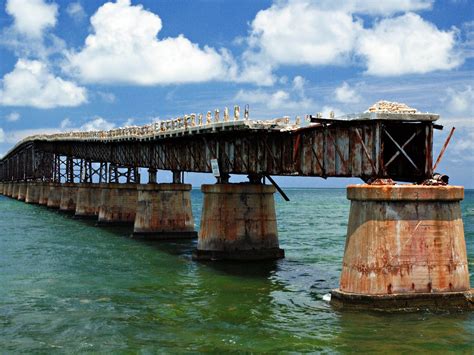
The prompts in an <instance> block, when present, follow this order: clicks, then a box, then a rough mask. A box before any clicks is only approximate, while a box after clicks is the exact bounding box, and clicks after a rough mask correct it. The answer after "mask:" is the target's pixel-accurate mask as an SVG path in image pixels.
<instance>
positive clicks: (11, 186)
mask: <svg viewBox="0 0 474 355" xmlns="http://www.w3.org/2000/svg"><path fill="white" fill-rule="evenodd" d="M12 194H13V182H12V181H10V182H9V183H8V186H7V196H8V197H12Z"/></svg>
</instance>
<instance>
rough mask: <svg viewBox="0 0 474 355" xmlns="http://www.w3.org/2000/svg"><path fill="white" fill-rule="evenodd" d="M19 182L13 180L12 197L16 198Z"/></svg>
mask: <svg viewBox="0 0 474 355" xmlns="http://www.w3.org/2000/svg"><path fill="white" fill-rule="evenodd" d="M19 187H20V184H19V183H18V182H17V181H15V182H14V183H13V185H12V196H11V197H12V199H14V200H18V190H19Z"/></svg>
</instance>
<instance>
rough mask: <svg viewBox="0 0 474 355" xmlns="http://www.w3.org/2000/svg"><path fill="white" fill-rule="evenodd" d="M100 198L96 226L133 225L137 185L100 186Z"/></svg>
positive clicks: (111, 184)
mask: <svg viewBox="0 0 474 355" xmlns="http://www.w3.org/2000/svg"><path fill="white" fill-rule="evenodd" d="M100 187H101V198H100V208H99V218H98V222H97V224H99V225H101V224H106V225H114V224H115V225H121V224H122V225H123V224H125V225H127V224H132V225H133V224H134V222H135V215H136V209H137V184H119V183H110V184H100Z"/></svg>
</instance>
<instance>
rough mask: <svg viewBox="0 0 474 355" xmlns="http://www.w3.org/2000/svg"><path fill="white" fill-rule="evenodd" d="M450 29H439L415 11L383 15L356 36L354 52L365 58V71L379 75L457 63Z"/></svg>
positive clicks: (453, 34) (437, 67)
mask: <svg viewBox="0 0 474 355" xmlns="http://www.w3.org/2000/svg"><path fill="white" fill-rule="evenodd" d="M455 34H456V32H455V31H454V30H451V31H440V30H438V28H436V26H434V25H433V24H432V23H429V22H427V21H425V20H423V19H422V18H421V17H420V16H419V15H417V14H413V13H408V14H405V15H403V16H399V17H395V18H390V19H383V20H381V21H380V22H378V23H377V24H376V25H375V26H374V28H372V29H369V30H366V31H364V32H363V34H362V35H361V36H360V38H359V42H358V48H357V52H358V53H359V54H360V55H362V56H363V57H365V58H366V60H367V73H369V74H373V75H380V76H391V75H402V74H412V73H427V72H430V71H434V70H447V69H452V68H455V67H456V66H458V65H460V64H461V62H462V61H461V59H460V58H459V56H457V55H456V53H455V48H454V47H455Z"/></svg>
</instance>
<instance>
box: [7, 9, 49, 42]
mask: <svg viewBox="0 0 474 355" xmlns="http://www.w3.org/2000/svg"><path fill="white" fill-rule="evenodd" d="M5 10H6V12H7V13H8V14H9V15H11V16H13V18H14V19H15V23H14V28H15V29H16V30H17V31H18V32H19V33H21V34H24V35H26V36H28V37H35V38H39V37H41V36H42V34H43V31H44V30H45V29H47V28H48V27H54V26H55V25H56V17H57V14H58V6H57V5H56V4H55V3H45V2H44V1H43V0H8V1H7V4H6V8H5Z"/></svg>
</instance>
